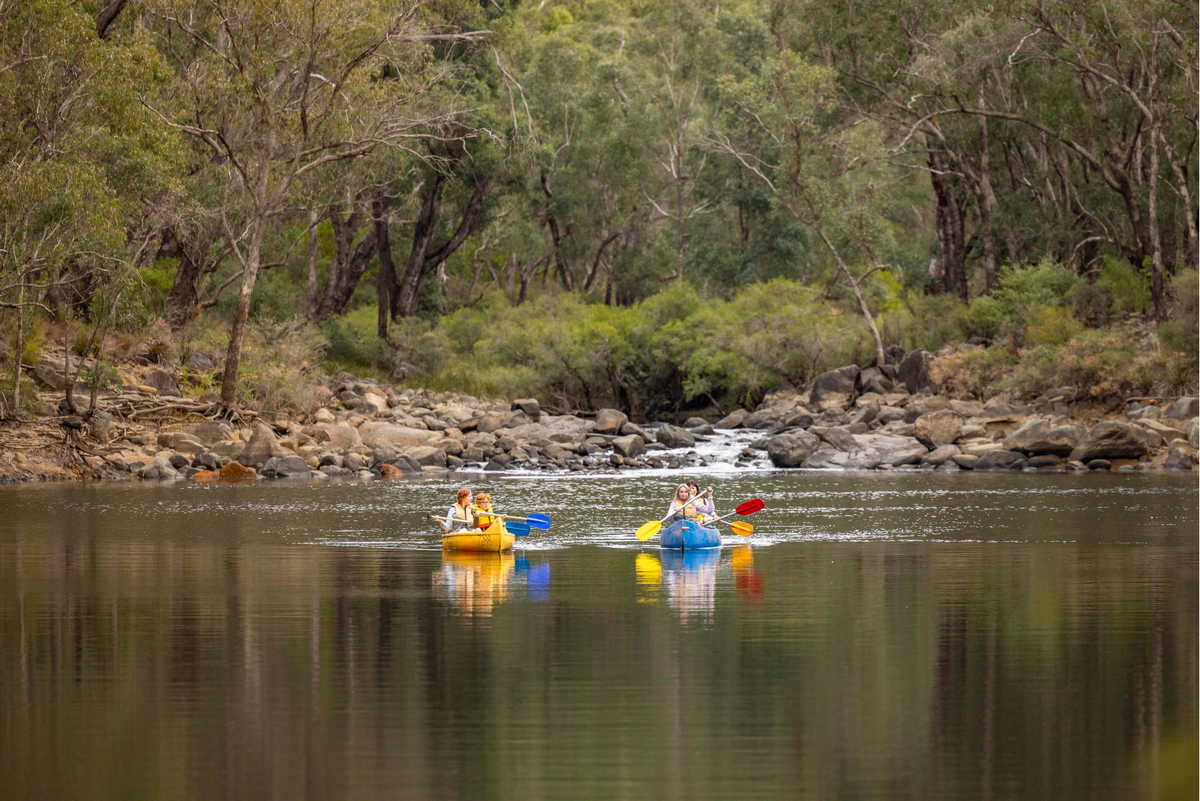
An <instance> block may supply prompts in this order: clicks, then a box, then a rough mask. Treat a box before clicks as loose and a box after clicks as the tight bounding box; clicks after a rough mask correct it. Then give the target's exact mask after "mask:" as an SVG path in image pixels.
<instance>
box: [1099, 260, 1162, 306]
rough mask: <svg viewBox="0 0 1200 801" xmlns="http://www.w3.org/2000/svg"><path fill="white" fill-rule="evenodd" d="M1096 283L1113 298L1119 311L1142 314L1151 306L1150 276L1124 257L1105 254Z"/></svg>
mask: <svg viewBox="0 0 1200 801" xmlns="http://www.w3.org/2000/svg"><path fill="white" fill-rule="evenodd" d="M1096 283H1097V284H1099V285H1100V286H1101V287H1102V288H1103V289H1104V290H1105V291H1106V292H1107V294H1108V296H1109V297H1110V298H1112V304H1113V308H1114V309H1115V310H1116V311H1118V312H1122V313H1128V312H1136V313H1139V314H1141V313H1143V312H1145V311H1147V310H1148V309H1149V308H1150V300H1151V297H1150V277H1149V276H1148V275H1146V274H1145V273H1144V272H1140V271H1138V270H1136V269H1134V267H1133V265H1132V264H1130V263H1129V262H1127V261H1125V260H1124V259H1117V258H1114V257H1112V256H1105V257H1104V262H1103V264H1101V266H1100V279H1099V280H1098V281H1097V282H1096Z"/></svg>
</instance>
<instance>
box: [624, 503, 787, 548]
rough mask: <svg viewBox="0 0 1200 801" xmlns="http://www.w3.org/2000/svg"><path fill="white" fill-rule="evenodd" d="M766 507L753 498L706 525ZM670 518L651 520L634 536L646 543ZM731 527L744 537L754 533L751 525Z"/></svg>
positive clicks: (639, 528) (749, 513) (741, 524)
mask: <svg viewBox="0 0 1200 801" xmlns="http://www.w3.org/2000/svg"><path fill="white" fill-rule="evenodd" d="M765 505H766V504H764V503H763V502H762V498H751V499H750V500H748V501H742V502H741V503H740V504H738V505H737V507H736V508H735V509H734V510H733V511H732V512H729V513H728V514H724V515H721V516H720V517H717V518H714V519H713V520H710V521H708V522H707V523H705V525H709V524H711V523H716V522H718V521H721V520H724V519H725V518H727V517H731V516H733V515H752V514H754V513H755V512H757V511H759V510H760V509H762V508H763V507H764V506H765ZM669 517H670V515H667V517H664V518H663V519H662V520H651V521H650V522H649V523H643V524H642V525H640V526H638V530H637V531H635V532H633V533H634V536H636V537H637V538H638V539H639V540H642V541H643V542H645V541H646V540H648V539H650V538H651V537H653V536H654V535H655V534H657V533H658V532H660V531H662V524H663V523H664V522H665V521H666V520H667V518H669ZM729 526H730V528H732V529H733V530H734V532H735V533H737V534H741V535H742V536H743V537H746V536H749V534H750V532H751V531H754V526H751V525H750V524H749V523H739V524H738V525H737V526H735V525H734V524H733V523H730V524H729ZM743 528H748V529H749V530H745V531H744V530H743Z"/></svg>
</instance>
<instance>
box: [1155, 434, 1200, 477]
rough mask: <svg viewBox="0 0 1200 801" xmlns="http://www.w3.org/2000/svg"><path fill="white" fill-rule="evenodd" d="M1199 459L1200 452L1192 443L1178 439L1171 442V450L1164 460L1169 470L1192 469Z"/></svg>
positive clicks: (1165, 466) (1164, 464) (1164, 465)
mask: <svg viewBox="0 0 1200 801" xmlns="http://www.w3.org/2000/svg"><path fill="white" fill-rule="evenodd" d="M1197 461H1200V452H1198V451H1197V450H1196V448H1194V447H1192V445H1191V444H1190V443H1187V442H1184V441H1182V440H1177V441H1176V442H1173V443H1171V450H1170V452H1169V453H1168V454H1167V458H1166V461H1164V462H1163V467H1164V468H1166V469H1167V470H1191V469H1193V468H1194V467H1195V466H1196V464H1197Z"/></svg>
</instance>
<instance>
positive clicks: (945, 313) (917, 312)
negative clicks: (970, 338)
mask: <svg viewBox="0 0 1200 801" xmlns="http://www.w3.org/2000/svg"><path fill="white" fill-rule="evenodd" d="M876 322H877V324H878V325H879V329H880V333H881V334H882V335H883V339H884V342H885V343H893V344H896V345H899V346H900V347H902V348H904V349H905V350H906V351H910V350H928V351H937V350H939V349H941V348H942V346H943V345H949V344H956V343H959V342H962V341H963V340H964V339H966V337H967V334H968V331H969V327H968V306H967V305H966V304H965V303H963V302H962V301H961V300H959V299H958V298H957V297H956V296H954V295H945V294H940V295H926V294H923V293H910V294H909V296H908V297H907V298H906V299H905V302H904V305H903V306H901V307H899V308H894V309H891V310H889V311H887V312H885V313H884V314H881V315H880V316H879V318H878V319H877V321H876Z"/></svg>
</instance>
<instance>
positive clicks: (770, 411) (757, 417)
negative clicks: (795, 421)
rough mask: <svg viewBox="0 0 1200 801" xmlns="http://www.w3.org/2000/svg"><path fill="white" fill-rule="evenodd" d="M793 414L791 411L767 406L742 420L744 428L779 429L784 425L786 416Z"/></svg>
mask: <svg viewBox="0 0 1200 801" xmlns="http://www.w3.org/2000/svg"><path fill="white" fill-rule="evenodd" d="M791 413H792V410H791V409H783V408H780V407H778V406H765V407H763V408H760V409H755V410H754V411H753V412H751V413H750V414H748V415H746V416H745V417H744V418H742V426H743V427H745V428H778V427H779V426H781V425H783V418H784V416H785V415H788V414H791Z"/></svg>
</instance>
